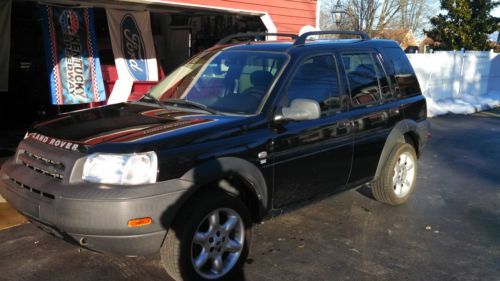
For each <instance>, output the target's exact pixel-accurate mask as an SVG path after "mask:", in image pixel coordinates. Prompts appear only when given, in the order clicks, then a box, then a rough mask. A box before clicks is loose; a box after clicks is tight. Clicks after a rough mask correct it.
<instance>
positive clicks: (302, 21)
mask: <svg viewBox="0 0 500 281" xmlns="http://www.w3.org/2000/svg"><path fill="white" fill-rule="evenodd" d="M166 2H170V3H175V2H177V3H185V4H194V5H201V6H212V7H220V8H229V9H237V10H238V9H241V10H253V11H260V12H267V13H268V14H269V16H271V19H272V20H273V22H274V24H275V25H276V28H277V29H278V30H277V31H278V32H292V33H298V32H299V30H300V28H301V27H303V26H304V25H312V26H315V25H316V2H317V0H177V1H176V0H174V1H169V0H166Z"/></svg>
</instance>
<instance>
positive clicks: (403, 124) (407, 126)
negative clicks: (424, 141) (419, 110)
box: [374, 119, 420, 180]
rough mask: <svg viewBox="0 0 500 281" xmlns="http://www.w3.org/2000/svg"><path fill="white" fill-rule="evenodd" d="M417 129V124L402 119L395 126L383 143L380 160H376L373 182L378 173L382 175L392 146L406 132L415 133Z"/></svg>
mask: <svg viewBox="0 0 500 281" xmlns="http://www.w3.org/2000/svg"><path fill="white" fill-rule="evenodd" d="M417 127H418V126H417V122H415V121H413V120H410V119H404V120H402V121H399V122H398V123H397V124H396V126H394V128H392V130H391V132H390V133H389V136H388V137H387V140H386V141H385V145H384V148H383V149H382V153H381V154H380V159H379V160H378V165H377V171H376V172H375V177H374V180H376V179H377V178H378V177H379V176H380V173H382V169H383V168H384V165H385V162H387V159H388V158H389V154H390V153H391V151H392V148H393V147H394V145H395V144H396V143H398V142H400V140H401V137H403V136H404V134H406V133H408V132H417ZM418 141H420V140H418Z"/></svg>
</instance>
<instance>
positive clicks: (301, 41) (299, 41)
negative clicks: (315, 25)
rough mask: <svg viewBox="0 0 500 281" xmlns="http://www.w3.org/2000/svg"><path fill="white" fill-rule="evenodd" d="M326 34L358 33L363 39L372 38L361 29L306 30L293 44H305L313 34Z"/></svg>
mask: <svg viewBox="0 0 500 281" xmlns="http://www.w3.org/2000/svg"><path fill="white" fill-rule="evenodd" d="M325 34H340V35H357V36H359V37H361V39H362V40H370V36H368V34H366V33H364V32H361V31H346V30H324V31H310V32H306V33H304V34H302V35H300V37H299V38H298V39H297V40H295V43H293V45H303V44H305V43H306V40H307V37H309V36H313V35H325Z"/></svg>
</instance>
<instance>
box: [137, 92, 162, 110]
mask: <svg viewBox="0 0 500 281" xmlns="http://www.w3.org/2000/svg"><path fill="white" fill-rule="evenodd" d="M144 98H147V99H148V100H151V101H153V102H154V103H156V104H158V105H159V106H161V107H163V106H164V104H163V102H162V101H160V100H158V99H156V98H155V97H154V96H153V95H152V94H150V93H149V92H147V93H145V94H144V96H142V98H141V100H142V99H144Z"/></svg>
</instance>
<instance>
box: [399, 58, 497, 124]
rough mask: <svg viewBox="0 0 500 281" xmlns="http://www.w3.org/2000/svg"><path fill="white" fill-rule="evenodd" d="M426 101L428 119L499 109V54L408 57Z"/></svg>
mask: <svg viewBox="0 0 500 281" xmlns="http://www.w3.org/2000/svg"><path fill="white" fill-rule="evenodd" d="M408 58H409V59H410V62H411V64H412V65H413V68H414V69H415V72H416V73H417V77H418V80H419V82H420V87H421V88H422V91H423V93H424V95H425V97H426V98H427V107H428V115H429V116H436V115H441V114H446V113H457V114H467V113H473V112H477V111H481V110H484V109H488V108H492V107H497V106H500V54H495V53H493V52H472V51H466V52H460V51H459V52H436V53H433V54H408Z"/></svg>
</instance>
